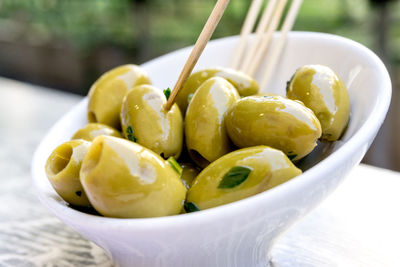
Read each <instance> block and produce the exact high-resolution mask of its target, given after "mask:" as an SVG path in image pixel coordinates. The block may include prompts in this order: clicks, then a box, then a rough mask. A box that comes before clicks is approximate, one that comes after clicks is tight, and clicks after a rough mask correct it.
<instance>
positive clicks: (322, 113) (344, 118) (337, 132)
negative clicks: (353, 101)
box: [286, 65, 350, 141]
mask: <svg viewBox="0 0 400 267" xmlns="http://www.w3.org/2000/svg"><path fill="white" fill-rule="evenodd" d="M286 91H287V97H288V98H290V99H296V100H300V101H302V102H303V103H304V104H305V105H306V106H307V107H308V108H310V109H311V110H312V111H314V113H315V115H316V116H317V118H318V120H319V121H320V123H321V127H322V137H321V138H322V139H325V140H328V141H336V140H338V139H339V138H340V136H341V135H342V133H343V131H344V129H345V128H346V125H347V123H348V121H349V117H350V99H349V93H348V91H347V88H346V85H345V84H344V83H343V81H342V80H341V79H340V77H339V76H338V75H337V74H336V73H335V72H334V71H333V70H332V69H330V68H329V67H327V66H323V65H306V66H303V67H301V68H299V69H298V70H297V71H296V73H295V74H294V76H293V77H292V79H291V80H290V81H289V83H288V86H287V88H286Z"/></svg>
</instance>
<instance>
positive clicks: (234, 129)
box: [225, 96, 321, 160]
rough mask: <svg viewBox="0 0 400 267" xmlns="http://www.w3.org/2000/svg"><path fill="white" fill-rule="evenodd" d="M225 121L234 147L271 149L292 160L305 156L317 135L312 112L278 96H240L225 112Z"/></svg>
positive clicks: (311, 148)
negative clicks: (284, 154) (279, 151)
mask: <svg viewBox="0 0 400 267" xmlns="http://www.w3.org/2000/svg"><path fill="white" fill-rule="evenodd" d="M225 121H226V129H227V132H228V134H229V137H230V138H231V140H232V141H233V143H234V144H235V145H236V146H238V147H240V148H243V147H250V146H257V145H266V146H271V147H273V148H276V149H279V150H282V151H283V152H284V153H286V154H287V155H288V156H289V158H291V159H293V160H298V159H301V158H302V157H304V156H306V155H307V154H309V153H310V152H311V151H312V150H313V149H314V147H315V146H316V145H317V140H318V138H319V137H320V136H321V125H320V123H319V121H318V119H317V117H315V115H314V113H313V112H312V110H310V109H309V108H307V107H305V106H304V105H303V104H302V103H301V102H300V101H294V100H290V99H287V98H284V97H281V96H248V97H244V98H242V99H240V100H239V101H237V102H236V103H235V104H234V105H233V106H232V108H231V109H230V110H229V111H228V112H227V114H226V119H225Z"/></svg>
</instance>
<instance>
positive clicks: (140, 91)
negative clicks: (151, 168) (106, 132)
mask: <svg viewBox="0 0 400 267" xmlns="http://www.w3.org/2000/svg"><path fill="white" fill-rule="evenodd" d="M166 102H167V100H166V98H165V95H164V94H163V92H162V91H161V90H159V89H157V88H156V87H154V86H151V85H140V86H137V87H135V88H133V89H132V90H131V91H130V92H129V93H128V94H127V95H126V96H125V98H124V100H123V103H122V107H121V125H122V131H123V134H124V136H125V137H126V138H127V139H130V140H131V141H135V142H137V143H138V144H141V145H142V146H144V147H147V148H149V149H151V150H153V151H154V152H156V153H157V154H159V155H163V157H164V158H166V159H167V158H169V157H171V156H172V157H174V158H176V159H177V158H178V157H179V155H180V153H181V150H182V144H183V118H182V114H181V111H180V110H179V108H178V106H177V105H176V104H174V105H173V106H172V107H171V109H170V110H169V111H167V110H166V109H165V107H164V106H165V104H166ZM129 127H131V128H129Z"/></svg>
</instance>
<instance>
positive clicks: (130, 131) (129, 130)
mask: <svg viewBox="0 0 400 267" xmlns="http://www.w3.org/2000/svg"><path fill="white" fill-rule="evenodd" d="M126 136H127V138H128V139H129V140H131V141H132V142H136V137H135V135H134V134H133V129H132V126H130V125H129V126H128V127H127V128H126Z"/></svg>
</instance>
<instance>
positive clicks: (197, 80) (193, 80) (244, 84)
mask: <svg viewBox="0 0 400 267" xmlns="http://www.w3.org/2000/svg"><path fill="white" fill-rule="evenodd" d="M212 77H221V78H224V79H226V80H227V81H229V82H230V83H231V84H232V85H233V86H234V87H235V88H236V89H237V91H238V93H239V94H240V95H241V96H249V95H254V94H256V93H257V92H258V89H259V86H258V83H257V81H256V80H254V79H253V78H252V77H250V76H249V75H247V74H245V73H243V72H240V71H237V70H234V69H229V68H221V67H215V68H209V69H204V70H200V71H197V72H195V73H193V74H191V75H190V76H189V78H188V79H187V80H186V82H185V83H184V84H183V86H182V89H181V90H180V91H179V93H178V95H177V97H176V103H177V104H178V106H179V108H180V109H181V111H182V113H183V114H185V111H186V108H187V106H188V104H189V102H190V99H191V98H192V96H193V94H194V92H196V90H197V88H199V86H200V85H201V84H202V83H203V82H205V81H206V80H208V79H209V78H212Z"/></svg>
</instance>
